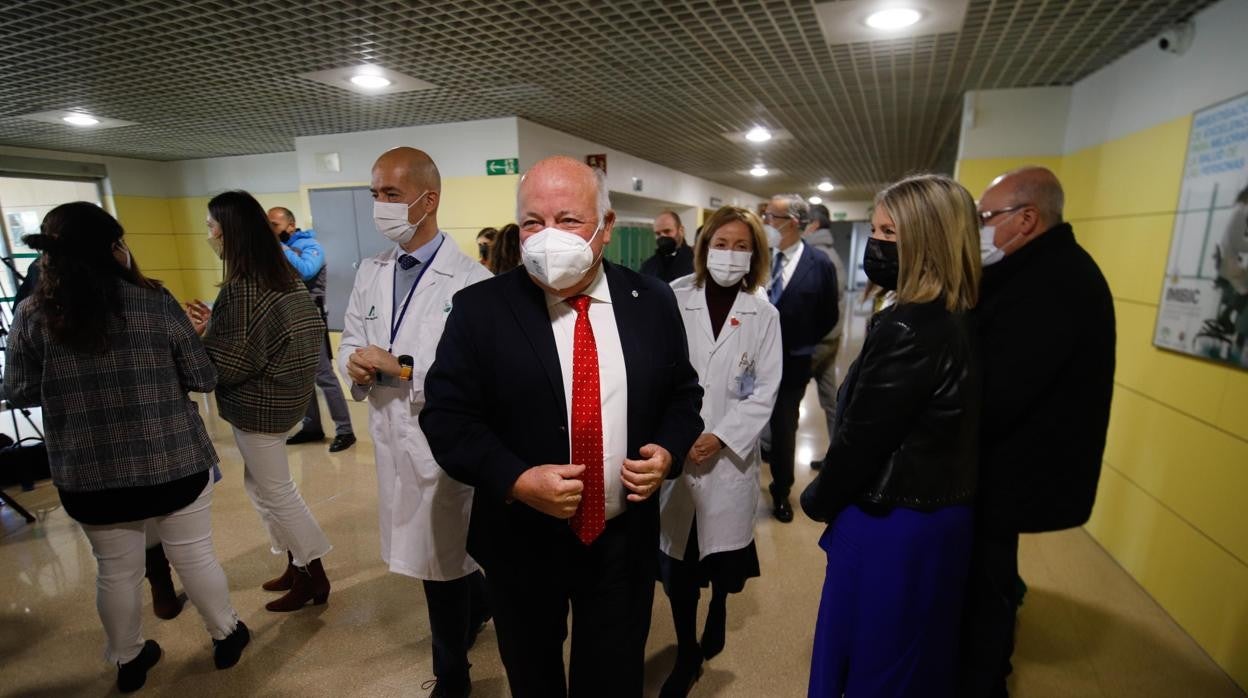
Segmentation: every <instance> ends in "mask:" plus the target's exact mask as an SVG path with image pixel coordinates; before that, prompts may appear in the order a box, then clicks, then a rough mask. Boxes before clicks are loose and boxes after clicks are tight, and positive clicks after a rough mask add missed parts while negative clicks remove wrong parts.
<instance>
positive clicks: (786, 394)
mask: <svg viewBox="0 0 1248 698" xmlns="http://www.w3.org/2000/svg"><path fill="white" fill-rule="evenodd" d="M790 363H791V362H790V361H788V360H786V361H785V365H784V377H783V378H781V379H780V390H779V391H778V392H777V395H776V405H775V407H773V408H772V409H771V423H770V426H771V462H770V465H771V494H772V496H773V497H782V498H783V497H788V496H789V491H790V490H792V489H793V454H794V452H795V451H796V450H797V418H798V411H799V408H800V407H801V406H802V398H803V397H805V395H806V384H807V383H809V382H810V357H805V363H806V368H805V370H801V369H799V368H793V367H791V366H790Z"/></svg>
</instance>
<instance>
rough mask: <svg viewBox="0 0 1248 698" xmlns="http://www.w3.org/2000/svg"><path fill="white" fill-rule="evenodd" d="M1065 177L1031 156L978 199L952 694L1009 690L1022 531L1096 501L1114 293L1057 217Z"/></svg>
mask: <svg viewBox="0 0 1248 698" xmlns="http://www.w3.org/2000/svg"><path fill="white" fill-rule="evenodd" d="M1064 198H1065V196H1064V194H1063V192H1062V185H1061V183H1060V182H1058V180H1057V177H1055V176H1054V175H1053V173H1052V172H1050V171H1049V170H1046V169H1044V168H1041V167H1026V168H1023V169H1020V170H1016V171H1014V172H1010V173H1007V174H1005V175H1002V176H1001V177H998V178H997V179H996V180H994V181H993V183H992V185H991V186H990V187H988V189H987V191H985V192H984V195H983V197H981V198H980V200H979V216H980V219H981V220H982V222H983V225H984V227H983V229H982V230H981V235H982V236H983V239H982V240H981V243H980V245H981V248H980V251H981V252H982V254H983V259H984V275H983V280H982V281H981V286H982V289H981V292H980V301H979V308H978V309H977V310H976V315H977V320H978V324H979V336H980V357H981V360H982V363H983V376H984V400H983V410H982V412H983V420H982V421H981V423H980V448H979V453H980V461H979V488H978V491H977V492H976V493H975V505H976V507H975V508H976V518H975V541H974V544H973V546H972V548H971V569H970V574H969V576H968V580H967V592H966V603H965V605H964V607H963V619H962V633H963V635H962V643H961V662H960V663H961V666H960V667H959V685H958V691H957V695H959V696H966V697H967V698H989V697H992V698H997V697H1000V696H1006V695H1008V693H1007V689H1006V677H1007V676H1008V675H1009V673H1010V670H1011V667H1010V655H1011V654H1012V653H1013V650H1014V622H1015V616H1016V614H1017V609H1018V601H1019V596H1018V586H1019V584H1018V535H1019V533H1038V532H1041V531H1057V530H1060V529H1064V528H1071V527H1074V526H1079V525H1082V524H1083V523H1084V522H1086V521H1087V520H1088V517H1089V515H1091V513H1092V503H1093V501H1095V499H1096V485H1097V481H1098V480H1099V478H1100V474H1101V458H1102V456H1103V455H1104V452H1105V432H1106V430H1107V429H1108V427H1109V405H1110V400H1111V398H1112V397H1113V392H1114V346H1115V343H1116V341H1117V339H1116V334H1115V329H1114V301H1113V297H1112V296H1111V295H1110V291H1109V285H1108V284H1107V283H1106V282H1105V277H1104V276H1103V275H1102V274H1101V270H1100V268H1099V267H1097V265H1096V262H1095V261H1094V260H1093V259H1092V257H1091V255H1089V254H1088V253H1087V252H1086V251H1084V249H1083V248H1082V247H1080V246H1079V243H1078V242H1076V241H1075V234H1074V230H1073V229H1072V228H1071V226H1070V224H1069V223H1064V222H1063V221H1062V208H1063V201H1064Z"/></svg>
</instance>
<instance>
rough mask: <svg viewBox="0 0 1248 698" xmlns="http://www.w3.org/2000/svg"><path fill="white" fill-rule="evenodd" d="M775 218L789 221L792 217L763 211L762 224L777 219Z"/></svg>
mask: <svg viewBox="0 0 1248 698" xmlns="http://www.w3.org/2000/svg"><path fill="white" fill-rule="evenodd" d="M777 218H781V219H784V220H789V219H791V218H793V216H785V215H782V214H779V213H772V212H771V211H763V222H764V223H766V222H767V221H770V220H775V219H777Z"/></svg>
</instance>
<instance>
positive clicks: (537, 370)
mask: <svg viewBox="0 0 1248 698" xmlns="http://www.w3.org/2000/svg"><path fill="white" fill-rule="evenodd" d="M603 264H604V265H605V269H606V274H607V282H608V284H609V286H610V289H611V301H612V306H613V308H614V310H615V321H616V324H617V326H618V329H619V333H620V343H621V345H622V347H623V350H624V361H625V364H626V366H627V369H626V370H627V374H628V375H627V381H628V457H629V458H638V457H639V456H640V453H639V450H640V448H641V447H642V446H644V445H645V444H647V443H656V444H658V445H660V446H662V447H664V448H666V449H667V450H668V451H669V452H670V453H671V454H672V459H673V461H674V462H673V466H672V474H673V475H675V474H676V473H677V472H678V471H679V468H680V465H681V463H683V462H684V457H685V455H686V454H687V453H688V452H689V448H690V447H691V446H692V445H693V442H694V440H695V439H697V437H698V436H699V435H700V434H701V433H702V428H703V424H702V418H701V417H700V416H699V410H700V409H701V405H702V388H701V386H700V385H699V384H698V375H697V373H696V372H695V371H694V369H693V367H692V366H691V365H690V363H689V350H688V344H687V342H686V340H685V331H684V323H683V322H682V321H681V319H680V315H679V311H678V310H677V307H676V301H675V297H674V296H673V295H672V291H671V289H670V288H669V287H668V286H667V285H666V284H663V283H661V282H660V281H658V280H657V279H653V278H649V277H644V276H641V275H640V274H637V273H636V272H633V271H630V270H628V269H625V268H623V267H618V266H614V265H612V264H610V263H607V262H603ZM564 390H565V387H564V385H563V374H562V371H561V370H560V364H559V354H558V351H557V349H556V348H555V337H554V332H553V331H552V329H551V324H550V315H549V312H548V310H547V307H546V297H545V294H544V293H543V292H542V290H541V288H540V287H538V286H537V285H536V284H534V283H533V281H532V280H531V279H530V278H529V276H528V274H527V273H526V272H525V270H524V268H523V267H521V268H517V269H515V270H513V271H511V272H508V273H506V274H503V275H501V276H497V277H494V278H493V279H489V280H487V281H483V282H481V283H478V284H474V285H472V286H469V287H467V288H465V289H464V290H462V291H460V292H459V293H458V294H456V295H455V298H454V309H453V310H452V311H451V314H450V317H449V318H448V319H447V323H446V329H445V330H444V331H443V334H442V340H441V342H440V343H439V345H438V350H437V356H436V359H435V361H434V364H433V366H432V367H431V368H430V370H429V373H428V375H427V376H426V377H425V396H426V402H425V407H424V410H423V411H422V412H421V414H420V425H421V428H422V429H423V430H424V432H425V435H426V437H427V438H428V440H429V446H430V448H431V449H432V451H433V456H434V458H435V459H436V460H437V462H438V464H439V465H440V466H441V467H442V469H443V470H445V471H446V472H447V473H448V474H450V476H451V477H453V478H455V479H456V480H459V481H460V482H463V483H466V484H468V485H472V486H473V487H475V488H476V495H475V497H474V498H473V507H472V520H471V524H470V526H469V532H468V551H469V552H470V553H471V554H472V556H473V557H474V558H475V559H476V560H477V561H478V562H480V563H481V564H483V565H486V566H487V567H488V566H489V565H490V564H491V563H492V562H495V561H498V560H512V561H520V562H522V563H523V564H532V563H533V561H535V560H539V559H543V558H546V557H547V556H548V555H549V550H550V549H551V548H552V547H556V546H552V542H553V541H557V540H559V539H560V538H559V537H561V536H568V535H570V533H569V527H568V522H567V521H563V520H559V519H556V518H554V517H551V516H547V515H546V514H542V513H540V512H538V511H537V510H535V509H532V508H531V507H529V506H527V505H525V504H522V503H520V502H509V501H507V494H508V492H509V491H510V490H511V487H512V485H513V484H514V483H515V481H516V479H517V478H518V477H520V474H521V473H523V472H524V471H525V470H527V469H528V468H530V467H533V466H535V465H542V464H547V463H567V462H568V459H569V457H570V456H569V453H568V427H567V424H568V416H567V407H566V401H565V398H564ZM658 499H659V498H658V494H657V493H656V494H655V495H654V496H652V497H650V498H649V499H647V500H646V501H645V502H642V503H640V504H629V505H628V506H629V509H630V514H631V513H634V511H635V512H636V513H640V515H639V516H630V517H629V521H630V524H629V525H630V526H634V527H635V528H636V530H635V531H633V532H632V533H631V534H630V535H631V536H633V537H635V538H636V537H641V538H652V540H645V541H643V540H640V539H639V540H638V542H640V543H642V544H644V545H646V546H648V548H647V549H648V550H655V549H657V546H658ZM656 559H657V558H656Z"/></svg>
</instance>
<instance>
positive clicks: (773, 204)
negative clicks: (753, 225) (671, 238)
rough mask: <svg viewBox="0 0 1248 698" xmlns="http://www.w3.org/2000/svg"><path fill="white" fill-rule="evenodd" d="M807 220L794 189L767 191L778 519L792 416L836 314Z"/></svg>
mask: <svg viewBox="0 0 1248 698" xmlns="http://www.w3.org/2000/svg"><path fill="white" fill-rule="evenodd" d="M809 219H810V207H809V205H808V204H807V203H806V200H805V199H803V198H802V197H801V195H799V194H780V195H777V196H773V197H772V198H771V201H770V202H769V203H768V204H767V210H766V211H764V212H763V223H765V224H766V226H767V235H768V237H769V238H771V240H772V251H771V253H772V267H771V286H770V287H769V289H768V297H770V298H771V302H772V304H774V305H775V306H776V309H777V310H779V311H780V342H781V344H782V345H783V346H784V368H783V371H782V372H781V376H780V392H779V394H778V395H777V396H776V406H775V407H774V408H772V412H771V424H770V428H771V460H770V465H771V488H770V489H771V500H772V515H773V516H775V517H776V519H777V520H779V521H780V522H782V523H789V522H790V521H792V520H793V506H792V504H790V503H789V492H790V490H792V489H793V457H794V451H795V449H796V445H797V417H798V410H799V408H800V407H801V404H802V397H803V396H804V395H805V394H806V384H807V383H809V382H810V378H811V361H812V357H813V356H814V353H815V348H816V347H817V346H818V345H819V342H820V341H821V340H822V339H823V338H824V336H826V335H827V334H828V332H830V331H831V330H832V328H833V327H834V326H836V321H837V319H838V318H839V317H840V304H839V303H838V302H837V298H838V286H837V283H838V280H837V278H836V267H835V266H833V264H832V261H831V260H829V259H828V257H827V255H825V254H824V253H823V252H822V251H820V250H818V249H816V248H814V247H811V246H809V245H807V244H805V243H804V242H802V230H803V228H804V227H805V226H806V224H807V223H808V222H809ZM830 465H832V466H833V467H835V465H836V464H835V463H832V464H830Z"/></svg>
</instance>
